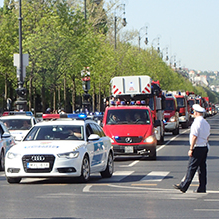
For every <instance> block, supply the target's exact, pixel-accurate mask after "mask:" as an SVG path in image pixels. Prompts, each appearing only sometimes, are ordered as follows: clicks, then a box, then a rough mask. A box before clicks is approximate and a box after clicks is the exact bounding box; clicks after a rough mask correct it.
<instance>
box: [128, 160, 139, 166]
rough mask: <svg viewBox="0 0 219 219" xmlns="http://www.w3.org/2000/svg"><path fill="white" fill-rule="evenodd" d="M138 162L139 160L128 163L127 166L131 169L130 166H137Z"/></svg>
mask: <svg viewBox="0 0 219 219" xmlns="http://www.w3.org/2000/svg"><path fill="white" fill-rule="evenodd" d="M138 162H139V160H136V161H134V162H132V163H130V164H129V165H128V166H129V167H132V166H134V165H135V164H137V163H138Z"/></svg>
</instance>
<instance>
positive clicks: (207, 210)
mask: <svg viewBox="0 0 219 219" xmlns="http://www.w3.org/2000/svg"><path fill="white" fill-rule="evenodd" d="M194 211H219V209H212V208H211V209H207V208H206V209H194Z"/></svg>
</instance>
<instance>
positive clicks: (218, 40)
mask: <svg viewBox="0 0 219 219" xmlns="http://www.w3.org/2000/svg"><path fill="white" fill-rule="evenodd" d="M121 4H125V16H126V20H127V26H126V27H124V28H125V30H130V31H131V30H137V31H139V30H141V31H140V36H141V38H142V40H141V48H144V49H145V48H147V47H151V46H152V45H153V46H154V47H157V43H158V41H157V38H158V37H159V44H160V50H161V52H163V53H164V55H166V48H168V49H167V51H168V57H169V59H170V58H171V62H172V63H173V62H174V57H175V60H176V63H177V67H179V66H180V67H185V68H188V69H193V70H196V71H198V70H200V71H219V25H218V23H219V13H218V9H219V0H121ZM2 5H3V0H0V6H1V7H2ZM121 16H123V15H122V13H121ZM146 26H147V27H148V28H147V34H148V39H149V43H148V45H147V46H145V45H144V38H145V32H146V31H144V30H146ZM135 43H136V44H137V45H138V37H136V40H135Z"/></svg>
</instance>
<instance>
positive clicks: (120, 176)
mask: <svg viewBox="0 0 219 219" xmlns="http://www.w3.org/2000/svg"><path fill="white" fill-rule="evenodd" d="M132 173H134V171H116V172H115V173H113V175H112V177H111V178H107V179H106V178H105V179H101V182H104V181H107V182H118V181H121V180H122V179H124V178H125V177H127V176H129V175H131V174H132Z"/></svg>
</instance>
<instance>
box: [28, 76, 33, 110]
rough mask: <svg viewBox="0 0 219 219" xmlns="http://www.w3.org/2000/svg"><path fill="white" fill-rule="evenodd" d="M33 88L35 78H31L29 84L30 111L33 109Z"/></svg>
mask: <svg viewBox="0 0 219 219" xmlns="http://www.w3.org/2000/svg"><path fill="white" fill-rule="evenodd" d="M32 88H33V77H30V84H29V111H31V109H32Z"/></svg>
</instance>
